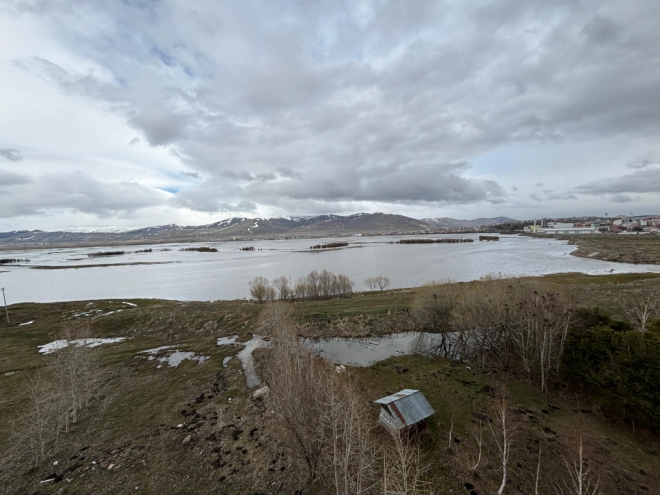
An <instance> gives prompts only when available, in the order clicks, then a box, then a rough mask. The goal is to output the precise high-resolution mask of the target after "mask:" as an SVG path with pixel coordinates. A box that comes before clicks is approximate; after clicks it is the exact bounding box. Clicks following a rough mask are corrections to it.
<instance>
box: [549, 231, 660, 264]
mask: <svg viewBox="0 0 660 495" xmlns="http://www.w3.org/2000/svg"><path fill="white" fill-rule="evenodd" d="M542 237H553V238H555V239H561V240H564V241H568V243H569V244H571V245H576V246H577V249H576V250H575V251H573V252H572V253H571V254H572V255H573V256H579V257H581V258H594V259H598V260H604V261H616V262H620V263H636V264H637V263H643V264H649V265H658V264H660V235H656V234H642V235H617V234H584V235H553V236H542Z"/></svg>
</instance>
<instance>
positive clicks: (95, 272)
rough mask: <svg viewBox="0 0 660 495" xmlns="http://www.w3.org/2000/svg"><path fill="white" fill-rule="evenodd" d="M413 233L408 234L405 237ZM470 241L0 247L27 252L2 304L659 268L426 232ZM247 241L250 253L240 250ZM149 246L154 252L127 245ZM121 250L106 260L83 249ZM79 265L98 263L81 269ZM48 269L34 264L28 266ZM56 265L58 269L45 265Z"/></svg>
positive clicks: (512, 241) (206, 297) (565, 248)
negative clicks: (328, 279) (275, 282)
mask: <svg viewBox="0 0 660 495" xmlns="http://www.w3.org/2000/svg"><path fill="white" fill-rule="evenodd" d="M408 237H410V236H408ZM424 237H425V238H446V237H453V238H460V237H463V238H474V239H475V242H472V243H460V244H459V243H456V244H406V245H401V244H390V242H392V241H397V240H399V239H402V238H405V236H383V237H358V236H356V237H348V238H342V239H341V240H342V241H345V242H348V243H349V247H348V248H343V249H333V250H314V251H310V250H309V247H310V246H311V245H313V244H319V243H323V242H328V241H330V240H329V239H294V240H277V241H253V242H247V241H245V242H244V241H241V242H216V243H199V244H197V243H193V244H158V245H153V246H124V247H122V246H112V248H108V247H97V248H71V249H33V250H17V251H7V252H3V257H7V258H29V259H30V262H28V263H24V264H22V265H21V266H11V265H3V266H2V270H3V271H2V272H0V287H5V288H6V295H7V303H8V304H15V303H19V302H29V301H32V302H57V301H76V300H90V299H120V298H121V299H123V300H125V299H132V298H135V299H137V298H159V299H173V300H181V301H188V300H198V301H213V300H218V299H230V300H231V299H242V298H246V297H249V290H248V282H249V281H250V280H251V279H252V278H254V277H256V276H258V275H262V276H265V277H267V278H269V279H271V280H272V279H273V278H276V277H279V276H281V275H286V276H291V277H292V278H293V279H294V280H295V279H296V278H297V277H300V276H303V275H306V274H307V273H309V272H310V271H311V270H319V271H320V270H323V269H327V270H329V271H331V272H334V273H336V274H345V275H348V276H349V278H350V279H351V280H353V281H354V282H355V290H358V291H361V290H366V287H365V286H364V283H363V281H364V279H365V278H367V277H373V276H376V275H384V276H386V277H388V278H389V279H390V280H391V282H392V285H391V286H390V288H400V287H417V286H420V285H423V284H424V283H427V282H431V281H433V280H442V279H446V278H451V279H454V280H456V281H467V280H475V279H478V278H480V277H483V276H484V275H487V274H491V273H501V274H505V275H510V276H520V275H542V274H548V273H560V272H582V273H588V274H605V273H610V272H611V271H613V272H614V273H623V272H660V266H658V265H633V264H624V263H611V262H606V261H599V260H595V259H585V258H577V257H575V256H571V255H570V254H569V253H570V252H571V251H572V250H573V249H575V247H574V246H569V245H568V244H567V242H566V241H558V240H554V239H534V238H530V237H520V236H515V235H511V236H500V240H499V241H496V242H479V241H478V240H477V238H478V235H474V234H472V235H450V236H439V235H437V236H434V235H432V236H424ZM194 246H211V247H215V248H217V249H218V252H215V253H199V252H194V251H193V252H190V251H185V252H184V251H180V249H181V248H182V247H194ZM247 246H254V248H255V250H254V251H241V249H240V248H242V247H247ZM146 247H151V248H153V252H151V253H135V252H134V251H137V250H142V249H145V248H146ZM108 250H112V251H119V250H121V251H126V252H127V253H128V254H125V255H121V256H112V257H94V258H90V257H88V256H87V255H88V254H90V253H97V252H101V251H108ZM86 265H101V266H95V267H85V266H86ZM44 266H46V267H50V268H51V269H35V268H34V267H44ZM52 268H56V269H52Z"/></svg>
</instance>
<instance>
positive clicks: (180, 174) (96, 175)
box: [0, 0, 660, 230]
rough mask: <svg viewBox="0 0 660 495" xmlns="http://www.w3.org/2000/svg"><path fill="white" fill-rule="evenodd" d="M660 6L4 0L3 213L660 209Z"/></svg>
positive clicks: (126, 222) (0, 85)
mask: <svg viewBox="0 0 660 495" xmlns="http://www.w3.org/2000/svg"><path fill="white" fill-rule="evenodd" d="M658 26H660V2H654V1H637V2H634V1H633V2H631V1H629V0H620V1H619V0H612V1H610V0H597V1H591V0H586V1H582V0H566V1H564V0H539V1H534V0H501V1H488V0H476V1H470V2H465V1H457V0H449V1H425V0H414V1H408V2H404V1H387V0H362V1H360V0H357V1H348V0H346V1H342V0H327V1H323V0H318V1H309V0H298V1H294V0H291V1H284V0H269V1H263V0H262V1H251V0H237V1H231V0H225V1H222V2H218V1H211V0H206V1H194V0H163V1H157V0H123V1H120V0H86V1H84V2H82V1H79V0H51V1H48V0H2V1H0V40H1V42H0V230H13V229H18V228H29V229H32V228H42V229H58V228H87V227H95V226H147V225H154V224H164V223H179V224H185V225H191V224H202V223H208V222H210V221H216V220H219V219H221V218H225V217H228V216H234V215H237V216H251V217H258V216H279V215H305V214H317V213H339V214H342V213H354V212H358V211H372V212H373V211H384V212H389V213H401V214H404V215H409V216H413V217H418V218H423V217H431V216H453V217H458V218H475V217H482V216H488V217H492V216H498V215H507V216H511V217H514V218H534V217H541V216H550V217H552V216H564V215H582V214H597V215H603V214H605V213H606V212H607V213H609V214H610V215H616V214H622V213H624V214H629V213H631V212H633V213H635V214H642V213H651V212H653V213H656V212H657V213H660V139H658V136H659V135H660V132H659V131H660V50H659V49H658V47H659V46H660V30H659V29H658Z"/></svg>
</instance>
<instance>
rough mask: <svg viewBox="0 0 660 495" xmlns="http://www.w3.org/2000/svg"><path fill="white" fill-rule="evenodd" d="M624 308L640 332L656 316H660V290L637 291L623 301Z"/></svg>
mask: <svg viewBox="0 0 660 495" xmlns="http://www.w3.org/2000/svg"><path fill="white" fill-rule="evenodd" d="M621 304H622V305H623V309H624V311H625V312H626V315H628V318H630V319H631V320H632V322H633V324H634V325H635V327H636V328H637V330H638V331H640V332H646V327H647V326H648V324H649V323H650V322H651V320H654V319H656V318H660V291H657V290H655V291H647V292H642V291H635V292H633V293H632V294H631V295H630V296H628V297H626V298H624V299H623V300H622V301H621Z"/></svg>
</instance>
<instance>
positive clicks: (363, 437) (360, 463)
mask: <svg viewBox="0 0 660 495" xmlns="http://www.w3.org/2000/svg"><path fill="white" fill-rule="evenodd" d="M324 390H325V393H324V398H323V404H322V409H321V411H322V417H323V428H324V431H325V435H326V437H327V444H328V446H329V448H328V454H327V455H325V456H324V459H325V462H324V464H326V466H327V469H328V470H329V471H330V472H331V474H332V477H333V482H334V487H335V493H337V494H338V495H340V494H341V495H352V494H365V493H371V492H373V491H374V490H375V488H376V487H377V485H378V483H379V479H378V473H377V468H378V449H377V448H376V446H375V445H374V442H373V440H372V429H373V426H372V424H371V422H370V420H369V415H368V413H367V411H366V410H365V404H366V401H365V400H364V399H363V398H362V397H361V394H360V393H359V391H358V389H357V387H356V386H355V384H353V383H352V382H351V381H350V377H348V376H347V375H345V374H343V375H339V374H337V373H332V372H331V373H330V374H329V375H328V380H327V382H326V387H325V389H324Z"/></svg>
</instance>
